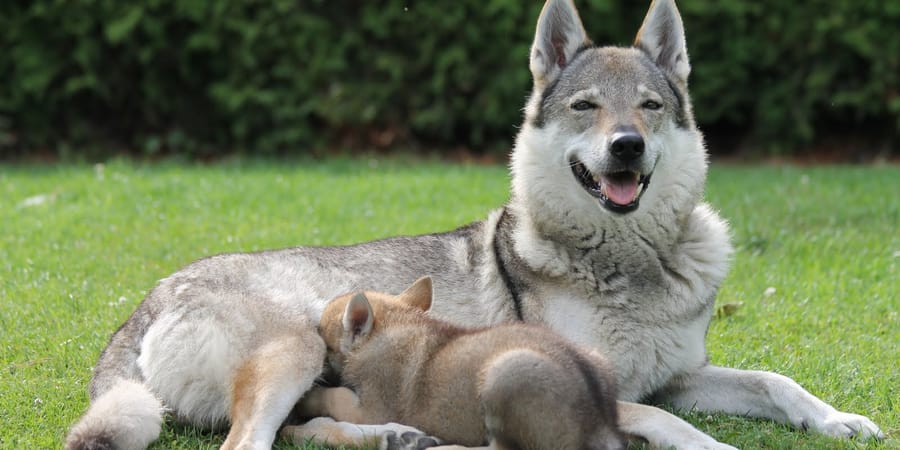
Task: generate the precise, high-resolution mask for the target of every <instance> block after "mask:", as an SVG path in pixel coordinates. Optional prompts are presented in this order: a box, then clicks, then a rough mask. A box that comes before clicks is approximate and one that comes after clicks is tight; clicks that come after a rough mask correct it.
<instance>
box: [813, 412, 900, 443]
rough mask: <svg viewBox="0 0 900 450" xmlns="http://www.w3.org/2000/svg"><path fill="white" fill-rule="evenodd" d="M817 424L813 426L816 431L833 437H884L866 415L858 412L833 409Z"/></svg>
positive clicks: (864, 438)
mask: <svg viewBox="0 0 900 450" xmlns="http://www.w3.org/2000/svg"><path fill="white" fill-rule="evenodd" d="M818 425H819V426H817V427H815V429H816V431H818V432H820V433H822V434H824V435H827V436H834V437H842V438H849V437H853V438H857V439H862V440H866V439H872V438H874V439H884V433H883V432H882V431H881V429H880V428H878V425H875V423H874V422H872V421H871V420H869V418H868V417H865V416H861V415H859V414H852V413H845V412H841V411H834V412H832V413H830V414H828V415H827V416H825V420H823V421H822V423H821V424H818Z"/></svg>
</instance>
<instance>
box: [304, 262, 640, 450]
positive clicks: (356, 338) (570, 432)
mask: <svg viewBox="0 0 900 450" xmlns="http://www.w3.org/2000/svg"><path fill="white" fill-rule="evenodd" d="M354 297H356V300H354ZM360 298H361V297H359V295H358V294H356V295H347V296H343V297H339V298H337V299H335V300H334V301H333V302H331V303H330V304H329V305H328V306H327V307H326V309H325V312H324V314H323V315H322V320H321V323H320V333H321V335H322V337H323V338H324V340H325V342H326V346H327V348H328V353H329V357H330V359H331V360H332V361H333V362H334V363H335V364H334V365H335V366H336V367H339V368H342V370H343V373H342V374H341V376H342V380H343V381H344V383H345V384H347V385H348V386H350V387H352V388H353V390H354V391H355V393H356V394H358V399H357V398H356V396H355V395H354V394H353V392H352V391H350V390H349V389H347V388H336V389H324V390H314V391H313V392H312V393H310V394H309V395H308V396H307V397H306V398H305V399H304V402H303V403H304V407H305V408H307V411H306V412H307V413H315V412H318V413H321V414H323V415H329V416H331V417H333V418H334V419H336V420H339V421H347V422H354V423H362V424H378V423H385V422H390V421H396V422H400V423H403V424H406V425H409V426H413V427H415V428H417V429H419V430H422V431H424V432H425V433H428V434H431V435H434V436H436V437H438V438H440V439H441V440H443V441H446V442H448V443H452V444H460V445H466V446H478V445H484V444H485V443H488V441H490V444H491V446H492V447H493V448H522V449H529V448H532V449H549V448H553V449H573V450H582V449H607V448H621V446H622V442H623V441H622V437H621V434H620V432H619V431H618V427H617V423H616V406H615V392H614V391H613V386H612V383H613V382H612V377H611V375H610V374H609V371H608V369H607V367H606V363H605V362H604V361H603V360H601V359H599V358H598V357H597V356H595V355H588V354H585V353H583V352H581V351H579V350H577V349H576V348H575V347H574V346H573V345H571V344H569V343H568V342H566V341H564V340H563V339H562V338H560V337H559V336H557V335H556V334H554V333H552V332H551V331H549V330H548V329H546V328H543V327H537V326H530V325H524V324H510V325H500V326H497V327H493V328H485V329H478V330H464V329H462V328H457V327H454V326H450V325H448V324H446V323H443V322H439V321H436V320H433V319H431V318H428V317H426V315H425V309H427V308H428V307H429V306H430V302H431V281H430V279H428V278H424V279H421V280H420V281H417V282H416V283H415V284H413V286H411V287H410V288H409V289H407V291H405V292H404V293H402V294H400V295H398V296H390V295H386V294H381V293H376V292H367V293H366V294H365V297H364V298H365V299H366V300H367V301H368V303H369V305H371V310H370V311H371V313H372V314H373V316H374V320H373V321H371V322H370V323H369V324H368V325H365V324H364V323H363V322H365V321H366V319H367V318H366V317H361V316H360V315H359V314H358V313H359V311H360V310H359V309H357V308H355V305H354V302H358V301H360V300H359V299H360ZM348 305H349V307H348ZM347 314H351V315H352V320H350V321H348V319H347ZM348 325H350V326H349V327H348ZM331 443H332V444H335V443H337V442H331Z"/></svg>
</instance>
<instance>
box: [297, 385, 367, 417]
mask: <svg viewBox="0 0 900 450" xmlns="http://www.w3.org/2000/svg"><path fill="white" fill-rule="evenodd" d="M298 412H299V414H300V415H301V416H303V417H319V416H328V417H331V418H332V419H335V420H338V421H341V422H352V423H357V424H361V423H366V422H367V420H366V416H365V411H363V409H362V408H361V407H360V404H359V397H357V396H356V393H355V392H353V391H352V390H350V389H347V388H345V387H336V388H326V387H320V386H316V387H313V388H312V389H310V391H309V392H307V393H306V395H304V396H303V399H301V400H300V405H299V406H298Z"/></svg>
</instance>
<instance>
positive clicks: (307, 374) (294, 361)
mask: <svg viewBox="0 0 900 450" xmlns="http://www.w3.org/2000/svg"><path fill="white" fill-rule="evenodd" d="M324 358H325V345H324V343H322V340H321V339H320V338H319V336H318V334H316V333H315V332H313V331H312V330H310V333H308V334H306V335H302V336H296V335H295V336H290V337H284V338H281V339H278V340H275V341H273V342H270V343H268V344H266V345H265V346H263V347H261V348H260V349H259V350H257V351H256V352H255V353H254V354H253V355H252V356H251V357H250V358H249V359H248V360H247V361H245V362H244V363H243V364H242V365H241V366H240V367H239V368H238V370H237V371H236V372H235V377H234V380H233V381H232V403H231V424H232V425H231V429H230V430H229V432H228V437H227V438H226V439H225V443H224V444H222V449H227V450H231V449H241V450H244V449H247V450H249V449H253V450H256V449H266V450H268V449H270V448H271V447H272V442H273V441H274V440H275V436H276V433H277V431H278V428H279V427H280V426H281V424H282V422H284V419H285V418H287V416H288V414H289V413H290V412H291V408H293V406H294V404H295V403H297V401H298V400H299V399H300V396H302V395H303V393H304V392H305V391H306V390H308V389H309V388H310V387H311V386H312V385H313V383H314V382H315V379H316V377H317V376H319V374H320V373H321V371H322V362H323V361H324Z"/></svg>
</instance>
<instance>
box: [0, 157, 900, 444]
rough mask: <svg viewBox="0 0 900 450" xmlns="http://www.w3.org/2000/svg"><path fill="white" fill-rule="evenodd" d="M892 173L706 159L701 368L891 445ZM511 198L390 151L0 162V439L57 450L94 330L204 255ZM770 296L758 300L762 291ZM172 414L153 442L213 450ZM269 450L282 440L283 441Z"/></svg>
mask: <svg viewBox="0 0 900 450" xmlns="http://www.w3.org/2000/svg"><path fill="white" fill-rule="evenodd" d="M898 193H900V168H898V167H875V168H860V167H826V168H777V167H751V168H746V167H732V166H713V168H712V170H711V174H710V183H709V188H708V197H709V200H710V202H711V203H712V204H713V205H714V206H715V207H716V208H717V209H719V210H720V211H721V213H722V215H723V216H724V217H726V218H727V219H728V220H729V221H730V222H731V224H732V230H733V234H734V241H735V243H736V245H737V248H738V252H737V254H736V256H735V260H734V264H733V268H732V270H731V273H730V275H729V277H728V279H727V281H726V282H725V284H724V286H723V287H722V289H721V293H720V296H719V299H718V302H719V303H720V304H726V303H742V306H741V307H740V308H738V309H737V311H735V312H734V313H733V314H731V315H728V316H723V317H722V318H719V319H716V320H714V322H713V324H712V327H711V328H710V330H709V340H708V341H709V344H708V345H709V355H710V359H711V360H712V362H713V363H715V364H719V365H726V366H734V367H740V368H746V369H764V370H774V371H777V372H779V373H782V374H785V375H787V376H790V377H792V378H794V379H795V380H797V381H798V382H799V383H800V384H802V385H803V386H805V387H806V388H807V389H809V390H810V391H811V392H813V393H814V394H816V395H818V396H820V397H821V398H823V399H824V400H825V401H826V402H829V403H831V404H833V405H834V406H835V407H837V408H838V409H842V410H846V411H851V412H856V413H860V414H864V415H867V416H869V417H870V418H872V419H873V420H874V421H875V422H876V423H878V424H879V425H880V426H881V427H882V429H883V430H884V431H885V432H886V433H887V434H888V436H889V438H888V440H886V441H884V442H881V443H874V444H869V445H867V446H865V447H866V448H876V449H882V448H900V445H898V440H897V435H898V433H900V400H898V397H900V396H898V387H900V376H898V374H900V368H898V366H900V320H898V310H900V300H898V299H900V282H898V277H897V276H898V273H897V272H898V271H897V265H898V262H900V232H898V224H900V213H898V210H900V198H898V197H897V195H898ZM507 195H508V178H507V173H506V169H505V168H503V167H500V166H489V167H483V166H458V165H447V164H442V163H437V162H419V163H416V164H406V163H402V162H399V161H398V160H390V161H385V160H374V159H356V160H335V161H329V162H324V163H322V162H291V163H278V162H233V163H226V164H218V165H214V166H198V165H179V164H174V163H164V164H156V165H141V164H131V163H123V162H113V163H110V164H108V165H105V166H86V165H63V166H40V167H34V166H12V167H10V166H5V167H0V224H2V225H0V227H2V228H0V230H2V233H0V330H2V331H0V423H2V424H3V427H2V428H0V448H4V449H5V448H59V447H60V445H61V442H62V439H63V437H64V436H65V433H66V431H67V429H68V427H69V426H70V425H71V424H72V423H73V422H74V421H75V420H76V419H77V418H78V416H79V415H80V414H81V413H82V412H83V411H84V410H85V408H86V407H87V394H86V386H87V382H88V380H89V379H90V375H91V367H92V365H93V364H94V362H95V361H96V358H97V355H98V353H99V351H100V350H101V349H102V348H103V346H104V345H105V343H106V340H107V339H108V337H109V335H110V334H111V333H112V332H113V331H114V330H115V329H116V327H117V326H118V325H119V324H120V323H122V322H123V321H124V320H125V319H126V318H127V317H128V315H129V313H130V312H131V311H132V310H133V309H134V307H135V306H136V305H137V304H138V302H140V300H141V298H142V296H143V295H144V294H145V293H146V291H147V290H148V289H149V288H150V287H152V286H153V284H154V283H155V282H156V280H158V279H159V278H161V277H164V276H166V275H168V274H169V273H171V272H173V271H174V270H176V269H177V268H178V267H180V266H182V265H184V264H186V263H188V262H190V261H191V260H193V259H196V258H198V257H201V256H205V255H209V254H213V253H220V252H228V251H238V250H240V251H248V250H258V249H265V248H273V247H285V246H291V245H298V244H308V245H331V244H344V243H352V242H358V241H363V240H367V239H373V238H377V237H383V236H388V235H395V234H415V233H425V232H430V231H438V230H447V229H451V228H454V227H455V226H457V225H460V224H464V223H467V222H469V221H473V220H478V219H480V218H482V217H484V216H485V214H486V213H487V212H488V211H489V210H490V209H492V208H494V207H496V206H499V205H500V204H502V203H503V202H504V201H505V200H506V198H507ZM770 287H771V288H774V293H770V294H769V295H767V294H766V290H767V289H768V288H770ZM685 417H686V418H687V419H688V420H690V421H691V422H692V423H694V424H695V425H696V426H698V427H699V428H700V429H702V430H705V431H706V432H708V433H710V434H712V435H713V436H714V437H716V438H718V439H720V440H722V441H726V442H729V443H731V444H733V445H736V446H739V447H741V448H748V449H749V448H772V449H776V448H778V449H780V448H805V449H819V448H846V449H849V448H857V447H858V446H860V445H859V444H858V443H854V442H849V441H843V442H841V441H836V440H831V439H827V438H821V437H818V436H816V435H813V434H810V433H804V432H800V431H796V430H792V429H790V428H788V427H785V426H782V425H776V424H773V423H771V422H768V421H762V420H753V419H745V418H736V417H726V416H718V415H713V416H708V415H706V414H688V415H685ZM223 439H224V435H223V434H220V433H207V432H201V431H197V430H193V429H191V428H185V427H180V426H177V425H174V424H168V425H167V426H166V427H165V429H164V431H163V435H162V438H161V440H160V441H159V442H158V443H157V444H156V445H155V446H154V448H157V449H164V448H185V449H195V448H217V447H218V445H220V444H221V442H222V440H223ZM276 447H277V448H281V449H287V448H294V447H291V446H288V445H287V444H285V443H283V442H279V443H277V445H276Z"/></svg>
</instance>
